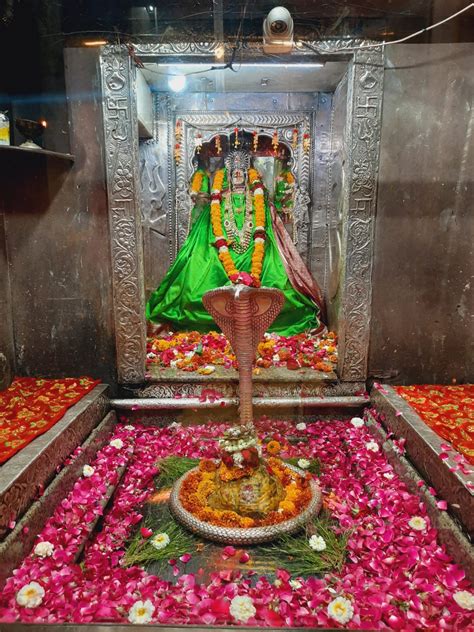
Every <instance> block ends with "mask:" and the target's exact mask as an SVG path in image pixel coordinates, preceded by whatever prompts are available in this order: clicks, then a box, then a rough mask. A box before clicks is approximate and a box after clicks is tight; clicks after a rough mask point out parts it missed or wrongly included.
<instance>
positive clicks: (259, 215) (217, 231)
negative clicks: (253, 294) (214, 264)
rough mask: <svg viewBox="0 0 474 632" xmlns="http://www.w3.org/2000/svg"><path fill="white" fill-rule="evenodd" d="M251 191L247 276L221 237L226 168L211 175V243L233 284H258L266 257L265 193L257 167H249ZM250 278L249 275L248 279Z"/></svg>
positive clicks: (255, 285) (225, 240)
mask: <svg viewBox="0 0 474 632" xmlns="http://www.w3.org/2000/svg"><path fill="white" fill-rule="evenodd" d="M248 177H249V184H250V190H251V191H252V198H253V199H252V201H253V208H254V210H255V230H254V233H253V241H254V246H253V253H252V264H251V269H250V275H249V274H248V273H246V272H240V271H239V270H238V269H237V268H236V267H235V263H234V260H233V259H232V257H231V255H230V252H229V242H228V240H227V239H226V238H225V237H224V230H223V228H222V208H221V202H222V187H223V185H224V178H225V169H220V170H219V171H217V173H216V175H215V176H214V182H213V184H212V192H211V225H212V232H213V234H214V238H215V239H214V246H215V247H216V248H217V251H218V253H219V254H218V256H219V260H220V262H221V263H222V265H223V267H224V270H225V272H226V274H227V276H228V277H229V279H230V280H231V281H232V283H245V284H246V285H253V286H254V287H260V277H261V274H262V265H263V258H264V256H265V238H266V232H265V196H264V190H263V184H262V181H261V180H260V175H259V173H258V171H257V170H256V169H252V168H250V169H249V170H248ZM249 277H250V278H249Z"/></svg>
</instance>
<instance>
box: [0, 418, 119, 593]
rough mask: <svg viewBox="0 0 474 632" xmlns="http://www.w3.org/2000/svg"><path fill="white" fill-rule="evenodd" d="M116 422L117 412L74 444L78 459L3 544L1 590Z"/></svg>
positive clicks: (55, 481)
mask: <svg viewBox="0 0 474 632" xmlns="http://www.w3.org/2000/svg"><path fill="white" fill-rule="evenodd" d="M116 423H117V416H116V414H115V412H114V411H110V412H109V413H108V414H107V415H106V416H105V418H104V419H103V420H102V421H101V422H100V423H99V425H98V426H97V427H96V428H95V429H94V430H93V431H92V432H91V433H90V434H89V436H88V437H87V439H86V440H85V441H84V442H83V443H82V444H79V443H77V444H75V445H74V448H76V447H77V446H78V445H81V451H80V453H79V454H78V456H77V457H76V458H74V460H72V461H71V462H70V463H68V464H66V465H65V466H64V468H63V469H62V470H61V472H60V473H59V474H58V475H57V476H56V477H55V478H54V479H53V480H52V482H51V483H50V484H49V486H48V487H47V488H46V490H45V492H44V494H43V495H42V496H41V497H40V498H38V499H36V500H34V501H33V503H32V504H31V506H30V507H29V509H28V510H27V512H26V513H25V514H24V516H23V517H22V518H21V519H20V520H19V521H18V522H17V523H16V526H15V527H14V529H13V530H12V531H11V532H10V533H9V534H8V535H7V537H6V538H5V539H4V540H3V542H2V543H1V544H0V590H1V589H2V586H3V584H4V582H5V580H6V579H7V577H9V575H11V573H12V571H13V569H14V568H16V567H17V566H18V565H19V564H20V563H21V560H22V559H23V558H24V557H25V556H26V555H28V553H29V552H30V551H31V549H32V547H33V544H34V541H35V538H36V536H37V535H38V533H39V532H40V531H41V530H42V528H43V527H44V525H45V523H46V521H47V519H48V518H49V517H50V516H51V515H52V513H53V512H54V509H55V508H56V506H57V505H58V503H60V502H61V500H63V498H65V497H66V496H67V494H68V493H69V492H70V490H71V489H72V487H73V486H74V483H75V482H76V481H77V479H78V478H79V477H80V476H81V475H82V468H83V467H84V465H85V464H86V463H89V462H90V461H92V460H93V459H94V456H95V454H96V453H97V451H98V450H100V449H101V448H102V446H103V445H104V444H105V442H106V441H107V440H108V438H109V436H110V433H111V432H112V430H113V428H114V426H115V424H116ZM122 473H123V472H122ZM112 493H113V489H111V490H110V493H108V495H107V498H110V496H111V495H112ZM94 526H95V522H94V523H93V524H92V525H91V530H90V531H92V529H93V528H94ZM84 543H85V541H84ZM81 550H82V549H81Z"/></svg>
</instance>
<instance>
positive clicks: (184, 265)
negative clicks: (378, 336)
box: [146, 194, 320, 336]
mask: <svg viewBox="0 0 474 632" xmlns="http://www.w3.org/2000/svg"><path fill="white" fill-rule="evenodd" d="M242 197H243V196H239V195H236V194H234V195H233V202H235V203H236V207H239V206H245V204H243V205H242ZM265 214H266V233H267V239H266V242H265V256H264V259H263V267H262V274H261V283H262V286H265V287H272V288H278V289H280V290H282V292H283V293H284V295H285V304H284V306H283V309H282V311H281V312H280V314H279V315H278V317H277V318H276V320H275V321H274V323H273V325H272V326H271V327H270V331H273V332H276V333H278V334H280V335H285V336H291V335H293V334H297V333H300V332H303V331H305V330H308V329H313V328H316V327H318V326H319V324H320V323H319V320H318V316H319V308H318V307H317V305H315V303H314V302H313V301H312V300H311V299H310V298H308V297H307V296H305V295H303V294H301V293H300V292H298V291H297V290H296V289H294V288H293V286H292V285H291V283H290V280H289V278H288V275H287V273H286V270H285V267H284V264H283V262H282V260H281V257H280V254H279V251H278V246H277V243H276V240H275V234H274V231H273V227H272V220H271V215H270V210H269V207H268V204H265ZM235 217H236V223H237V224H238V225H239V224H240V225H239V226H238V227H239V228H240V227H241V226H242V222H243V213H236V214H235ZM213 242H214V235H213V232H212V225H211V216H210V205H209V204H207V205H206V206H205V207H204V208H203V210H202V211H201V214H200V215H199V216H198V218H197V219H196V221H195V223H194V225H193V226H192V228H191V230H190V232H189V235H188V238H187V239H186V241H185V242H184V244H183V246H182V248H181V250H180V251H179V253H178V256H177V257H176V260H175V261H174V263H173V264H172V265H171V267H170V268H169V270H168V272H167V274H166V276H165V277H164V279H163V281H162V282H161V285H160V286H159V287H158V289H157V290H156V291H155V292H153V293H152V294H151V296H150V298H149V300H148V303H147V306H146V317H147V319H149V320H151V321H153V322H160V323H163V322H168V323H170V324H171V325H172V326H173V327H174V328H175V329H177V330H187V331H191V330H197V331H200V332H207V331H210V330H212V329H218V327H217V325H216V324H215V322H214V320H213V319H212V318H211V316H210V315H209V314H208V312H207V311H206V310H205V309H204V306H203V304H202V296H203V294H205V293H206V292H207V291H208V290H212V289H215V288H217V287H222V286H224V285H231V281H230V280H229V278H228V277H227V275H226V273H225V270H224V268H223V266H222V264H221V262H220V261H219V258H218V254H217V249H216V248H215V247H214V246H213ZM229 252H230V253H231V256H232V258H233V260H234V262H235V265H236V268H237V269H238V270H240V271H243V272H250V268H251V260H252V252H253V240H252V241H251V243H250V245H249V247H248V248H247V250H246V251H245V252H243V253H242V254H237V253H235V252H234V251H233V250H232V249H230V250H229Z"/></svg>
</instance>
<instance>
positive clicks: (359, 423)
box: [351, 417, 365, 428]
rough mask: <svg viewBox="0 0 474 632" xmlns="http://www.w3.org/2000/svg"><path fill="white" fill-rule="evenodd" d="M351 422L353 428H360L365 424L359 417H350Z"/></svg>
mask: <svg viewBox="0 0 474 632" xmlns="http://www.w3.org/2000/svg"><path fill="white" fill-rule="evenodd" d="M351 424H352V425H353V426H354V428H362V426H364V425H365V422H364V420H363V419H361V418H360V417H352V419H351Z"/></svg>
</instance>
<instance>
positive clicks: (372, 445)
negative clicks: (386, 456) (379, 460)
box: [365, 441, 380, 452]
mask: <svg viewBox="0 0 474 632" xmlns="http://www.w3.org/2000/svg"><path fill="white" fill-rule="evenodd" d="M365 447H366V448H367V450H370V451H371V452H378V451H379V449H380V448H379V444H378V443H377V442H376V441H369V442H368V443H366V444H365Z"/></svg>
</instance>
